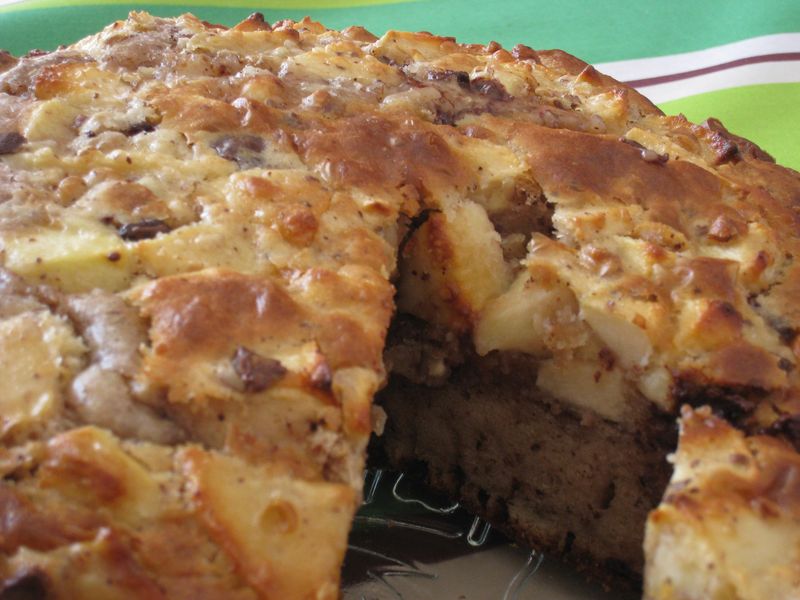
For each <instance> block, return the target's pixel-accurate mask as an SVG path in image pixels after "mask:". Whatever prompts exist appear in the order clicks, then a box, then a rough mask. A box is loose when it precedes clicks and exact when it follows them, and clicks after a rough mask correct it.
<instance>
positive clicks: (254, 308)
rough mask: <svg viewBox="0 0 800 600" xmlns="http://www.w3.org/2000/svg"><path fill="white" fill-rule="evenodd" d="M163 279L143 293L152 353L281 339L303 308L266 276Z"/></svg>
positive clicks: (176, 354)
mask: <svg viewBox="0 0 800 600" xmlns="http://www.w3.org/2000/svg"><path fill="white" fill-rule="evenodd" d="M204 273H205V274H199V275H194V276H193V275H186V276H179V277H166V278H162V279H159V280H158V281H156V282H153V283H152V284H150V285H149V286H147V288H146V289H145V290H144V292H143V294H142V298H141V301H142V305H143V308H144V314H145V315H146V316H148V317H150V318H151V319H152V328H151V339H152V341H153V350H154V352H155V353H156V354H157V355H159V356H162V357H173V358H175V359H176V360H177V359H180V358H181V357H185V356H190V355H200V354H205V355H213V354H217V353H219V352H220V351H225V350H226V349H227V348H230V347H231V345H232V340H240V341H241V342H244V343H247V341H248V340H254V339H257V338H258V337H261V336H267V337H280V336H282V335H287V334H288V333H289V332H290V331H292V330H293V329H294V328H295V327H296V322H297V320H298V318H300V316H301V314H302V311H301V309H300V308H299V307H298V306H297V304H296V303H295V302H294V301H293V300H292V299H291V298H290V297H289V295H288V294H287V293H286V292H285V291H284V290H283V289H281V288H280V287H279V286H278V285H277V284H276V283H274V282H272V281H270V280H269V279H265V278H260V277H251V276H248V275H242V274H239V273H233V272H229V271H211V272H204Z"/></svg>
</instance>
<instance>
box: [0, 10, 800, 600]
mask: <svg viewBox="0 0 800 600" xmlns="http://www.w3.org/2000/svg"><path fill="white" fill-rule="evenodd" d="M797 206H800V176H798V174H797V173H795V172H793V171H790V170H788V169H785V168H783V167H780V166H777V165H775V164H774V162H773V161H772V160H771V158H770V157H769V156H768V155H767V154H765V153H764V152H763V151H762V150H760V149H759V148H758V147H757V146H755V145H753V144H752V143H750V142H748V141H746V140H743V139H741V138H738V137H737V136H735V135H733V134H731V133H729V132H728V131H727V130H726V129H725V128H724V127H723V126H722V125H721V124H720V123H719V122H717V121H715V120H713V119H710V120H709V121H707V122H706V123H704V124H702V125H696V124H692V123H689V122H688V121H687V120H686V119H684V118H683V117H680V116H678V117H668V116H665V115H663V114H662V113H661V112H660V111H659V110H658V109H657V108H656V107H655V106H654V105H653V104H651V103H650V102H649V101H648V100H646V99H645V98H644V97H642V96H641V95H640V94H638V93H637V92H636V91H635V90H633V89H631V88H629V87H626V86H625V85H623V84H620V83H619V82H617V81H615V80H613V79H611V78H610V77H607V76H605V75H602V74H600V73H598V72H597V71H596V70H595V69H594V68H593V67H591V66H589V65H587V64H585V63H583V62H582V61H580V60H578V59H576V58H574V57H572V56H570V55H568V54H566V53H564V52H561V51H558V50H550V51H534V50H532V49H530V48H528V47H526V46H522V45H518V46H515V47H514V48H513V49H511V50H506V49H504V48H502V47H500V46H499V45H498V44H496V43H491V44H488V45H485V46H483V45H464V44H458V43H456V42H455V40H453V39H452V38H444V37H437V36H434V35H431V34H428V33H404V32H396V31H391V32H389V33H387V34H385V35H384V36H382V37H380V38H377V37H375V36H373V35H372V34H370V33H369V32H367V31H366V30H364V29H363V28H360V27H350V28H347V29H344V30H342V31H334V30H329V29H326V28H325V27H323V26H322V25H320V24H318V23H315V22H313V21H311V20H309V19H305V20H303V21H300V22H293V21H281V22H278V23H275V24H272V25H271V24H269V23H266V22H265V21H264V18H263V17H262V16H261V15H259V14H254V15H252V16H251V17H249V18H248V19H246V20H245V21H243V22H241V23H239V24H238V25H236V26H235V27H233V28H230V29H229V28H226V27H222V26H218V25H212V24H209V23H206V22H203V21H200V20H199V19H197V18H195V17H193V16H191V15H184V16H182V17H178V18H174V19H162V18H157V17H153V16H151V15H149V14H146V13H132V14H131V15H130V17H129V18H128V19H127V20H126V21H120V22H117V23H114V24H112V25H110V26H109V27H107V28H106V29H104V30H103V31H102V32H100V33H99V34H97V35H95V36H91V37H89V38H86V39H84V40H81V41H79V42H77V43H75V44H74V45H72V46H69V47H65V48H60V49H58V50H56V51H54V52H38V51H34V52H31V53H29V54H28V55H26V56H24V57H22V58H19V59H17V58H14V57H12V56H10V55H8V54H0V367H2V371H3V373H4V379H3V381H4V384H3V386H2V388H0V407H2V408H1V410H0V417H1V419H2V420H1V421H0V446H1V449H0V471H1V472H2V482H0V504H1V505H2V509H0V510H2V519H0V544H1V548H0V549H1V550H2V552H0V582H1V584H0V590H1V591H0V597H2V598H101V597H102V598H106V597H107V598H148V599H150V598H170V599H172V598H187V599H188V598H197V597H203V598H242V599H245V598H269V599H280V600H284V599H287V600H289V599H291V600H293V599H298V600H302V599H312V598H313V599H317V600H322V599H325V598H336V597H338V594H339V591H338V589H339V570H340V566H341V562H342V560H343V556H344V552H345V549H346V545H347V534H348V531H349V526H350V522H351V519H352V517H353V514H354V511H355V510H356V508H357V506H358V504H359V499H360V494H361V487H362V481H363V479H362V471H363V468H364V464H365V458H366V448H367V443H368V440H369V438H370V435H371V433H372V432H373V431H375V432H377V433H379V434H380V433H383V435H382V436H380V437H378V438H376V442H375V444H374V455H375V456H376V457H377V459H379V460H380V459H381V457H382V459H383V460H388V461H389V462H390V463H391V464H393V465H398V466H412V465H417V466H419V467H420V468H422V469H424V470H425V472H426V473H427V476H428V478H429V480H430V482H431V484H432V485H434V486H435V487H437V488H439V489H441V490H442V491H444V492H446V493H448V494H450V495H452V496H453V497H456V498H458V499H459V500H461V501H462V502H464V503H465V505H466V506H468V507H469V508H470V509H472V510H473V511H475V512H476V513H479V514H481V515H484V516H486V517H487V518H489V519H490V520H491V522H492V523H494V524H495V525H496V526H498V527H500V528H501V529H503V530H504V531H506V532H507V533H508V534H509V535H511V536H512V537H513V538H514V539H516V540H518V541H519V542H520V543H523V544H531V545H536V546H537V547H538V548H542V549H545V550H547V551H550V552H557V553H560V554H562V555H564V556H565V557H567V559H569V560H572V561H573V562H575V563H578V564H581V565H583V566H584V567H586V568H587V569H589V570H590V571H592V572H593V573H595V574H597V575H600V576H607V577H610V578H612V579H620V578H621V579H627V580H629V581H635V580H636V579H637V578H638V577H640V576H641V574H642V573H643V572H644V576H645V584H644V589H645V594H646V595H647V597H648V598H652V599H654V600H655V599H658V600H678V599H681V600H686V599H689V600H694V599H700V598H711V597H713V598H716V599H718V600H728V599H730V600H733V599H740V600H743V599H750V598H753V599H756V598H763V597H773V598H784V597H786V598H789V597H794V596H796V595H797V594H798V593H800V557H798V556H796V555H795V554H796V552H795V551H794V550H791V551H790V550H789V548H795V547H798V545H797V542H796V538H797V537H798V535H800V534H796V533H795V531H796V530H797V529H798V528H797V525H796V524H797V519H798V515H800V496H798V494H800V488H798V485H800V483H798V481H800V477H799V476H798V473H800V471H799V470H798V469H800V458H798V455H797V453H796V450H795V446H794V444H796V443H797V440H798V436H799V435H800V427H798V423H800V421H798V417H797V415H798V414H800V410H798V409H799V408H800V404H798V402H800V398H799V397H798V390H800V386H798V375H797V371H796V368H795V367H796V362H797V359H796V354H797V353H799V352H800V346H799V345H798V343H797V342H796V332H797V327H798V325H800V305H798V304H797V303H796V301H795V297H796V295H797V293H798V292H800V287H798V286H799V284H798V281H800V273H798V269H800V263H795V262H794V256H795V254H796V253H798V252H800V247H798V245H799V244H800V242H798V233H800V216H798V211H797ZM376 395H377V399H378V405H373V398H375V397H376ZM677 419H680V420H681V421H680V422H681V430H680V433H679V431H678V428H676V426H675V422H676V420H677ZM384 430H385V431H384ZM679 438H680V439H679ZM676 444H679V445H678V449H677V453H676V454H675V458H674V459H673V462H674V464H675V472H674V474H672V480H671V482H670V476H671V472H672V467H671V466H670V463H669V462H668V461H667V458H668V456H669V455H670V453H671V452H673V451H674V450H675V447H676ZM668 484H669V485H668ZM665 488H666V492H665V491H664V490H665ZM662 494H663V501H661V499H662ZM659 502H661V503H660V505H659ZM657 506H658V508H656V507H657ZM654 509H655V510H654ZM648 515H650V518H649V521H648V522H647V530H646V533H647V535H646V539H645V522H646V520H648ZM643 541H644V544H645V550H646V553H645V554H643V553H642V544H643ZM755 544H758V545H759V547H760V548H762V549H763V553H762V555H760V556H759V557H758V560H753V557H752V556H751V555H750V553H749V551H750V549H751V548H752V547H753V545H755Z"/></svg>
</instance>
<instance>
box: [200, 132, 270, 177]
mask: <svg viewBox="0 0 800 600" xmlns="http://www.w3.org/2000/svg"><path fill="white" fill-rule="evenodd" d="M211 147H212V148H213V149H214V151H215V152H216V153H217V154H219V155H220V156H221V157H222V158H224V159H225V160H230V161H233V162H235V163H236V164H237V165H239V168H240V169H254V168H256V167H260V166H262V165H263V164H264V161H263V158H262V157H261V152H263V151H264V148H265V147H266V144H265V143H264V139H263V138H260V137H258V136H257V135H246V134H243V135H223V136H222V137H219V138H217V139H216V140H214V141H213V142H211Z"/></svg>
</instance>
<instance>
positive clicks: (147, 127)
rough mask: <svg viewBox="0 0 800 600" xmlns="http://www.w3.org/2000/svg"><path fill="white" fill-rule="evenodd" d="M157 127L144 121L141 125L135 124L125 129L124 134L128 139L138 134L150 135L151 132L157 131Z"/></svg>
mask: <svg viewBox="0 0 800 600" xmlns="http://www.w3.org/2000/svg"><path fill="white" fill-rule="evenodd" d="M155 129H156V126H155V125H153V124H152V123H148V122H147V121H142V122H141V123H134V124H133V125H131V126H130V127H128V128H127V129H125V130H124V131H123V132H122V133H123V134H124V135H126V136H128V137H132V136H134V135H136V134H138V133H150V132H151V131H155Z"/></svg>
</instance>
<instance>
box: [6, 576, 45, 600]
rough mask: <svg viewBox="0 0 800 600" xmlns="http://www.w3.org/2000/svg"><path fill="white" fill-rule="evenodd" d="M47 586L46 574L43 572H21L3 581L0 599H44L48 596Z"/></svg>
mask: <svg viewBox="0 0 800 600" xmlns="http://www.w3.org/2000/svg"><path fill="white" fill-rule="evenodd" d="M48 587H49V586H48V582H47V576H46V575H45V574H44V573H43V572H41V571H38V570H31V571H27V572H23V573H21V574H19V575H15V576H12V577H10V578H8V579H6V580H5V581H4V582H3V584H2V588H0V600H44V599H45V598H49V597H50V594H49V592H48Z"/></svg>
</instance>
